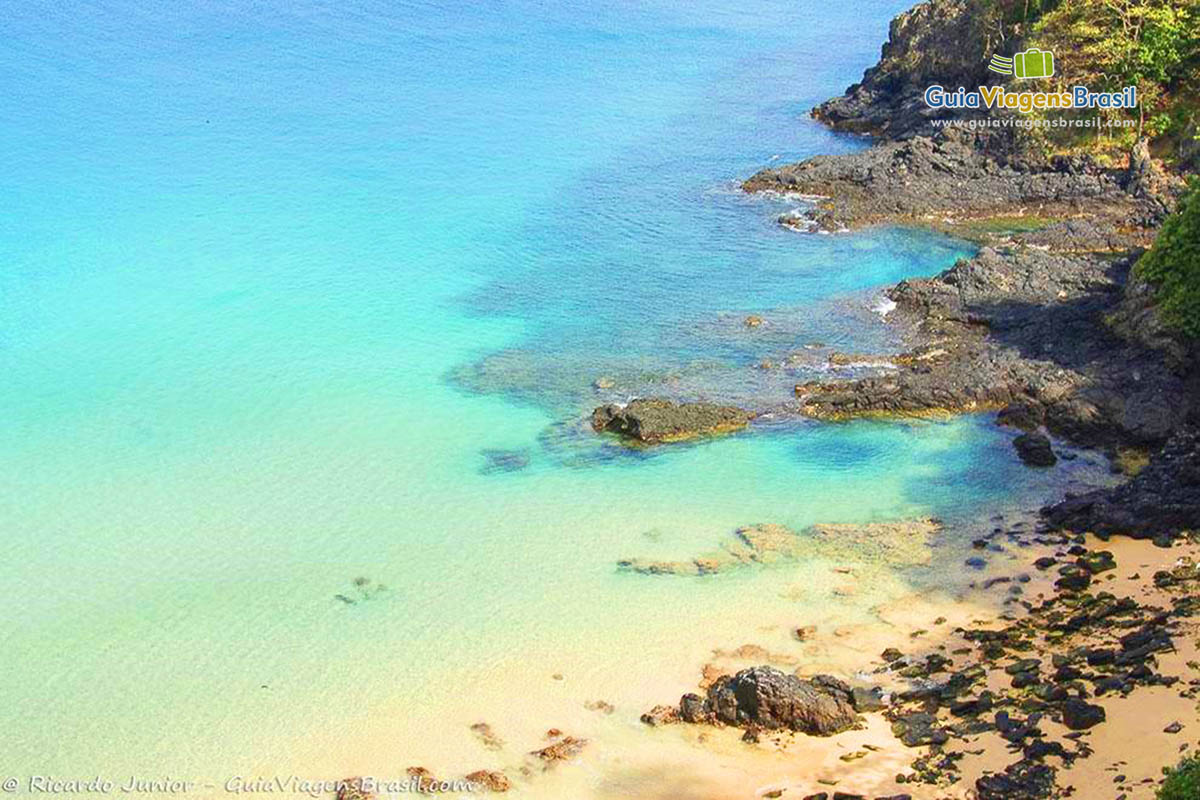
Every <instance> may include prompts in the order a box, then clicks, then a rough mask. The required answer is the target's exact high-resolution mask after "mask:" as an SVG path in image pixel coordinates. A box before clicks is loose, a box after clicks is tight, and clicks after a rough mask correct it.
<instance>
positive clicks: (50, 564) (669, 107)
mask: <svg viewBox="0 0 1200 800" xmlns="http://www.w3.org/2000/svg"><path fill="white" fill-rule="evenodd" d="M906 5H907V0H887V1H886V2H883V1H873V2H867V3H858V4H853V5H841V6H839V5H836V4H832V5H831V4H822V5H821V6H819V7H818V6H817V5H815V4H810V3H799V2H794V1H793V0H787V1H786V2H784V1H783V0H780V1H779V2H774V1H770V0H768V1H764V2H751V3H739V4H728V3H718V2H705V1H702V2H697V3H689V4H686V5H685V4H676V3H668V2H658V1H657V0H650V1H649V2H641V3H632V2H609V3H591V2H584V3H578V4H562V5H557V4H551V3H538V2H526V1H525V0H515V2H482V3H478V4H458V3H437V2H399V3H382V2H378V3H376V2H354V3H323V2H312V3H275V2H262V3H255V4H243V3H226V2H202V3H191V2H184V3H154V2H148V3H133V2H97V3H88V4H79V5H74V6H64V5H61V4H50V3H36V2H23V1H22V0H18V2H16V3H14V4H10V5H9V7H8V9H7V11H6V14H5V18H4V21H3V23H2V25H3V30H4V40H5V45H6V46H5V47H4V48H3V50H2V51H0V67H2V72H3V74H4V76H5V77H4V79H3V85H4V86H5V87H6V89H7V92H6V95H7V98H6V99H7V102H5V103H4V107H3V110H2V111H0V153H2V154H3V157H4V163H5V180H4V181H3V183H2V184H0V208H3V212H2V213H0V374H3V376H4V377H3V380H0V464H3V489H2V494H0V513H2V517H0V519H3V526H2V531H3V536H2V539H0V586H2V587H3V589H4V593H5V596H6V598H7V601H8V603H7V612H6V613H5V615H4V619H3V621H2V622H0V646H2V653H3V654H2V656H0V663H2V664H3V672H4V675H5V676H6V679H5V680H4V681H3V683H2V684H0V706H2V707H3V708H4V709H5V717H6V724H5V725H4V728H3V731H0V753H2V754H3V759H2V760H0V770H4V771H6V772H7V773H11V774H14V775H19V776H25V775H29V774H51V775H57V776H61V777H91V776H93V775H102V776H111V777H113V778H114V779H115V780H118V781H120V780H123V779H124V778H125V777H127V776H129V775H137V776H147V777H154V776H160V775H171V776H175V777H183V778H186V779H193V780H197V781H199V782H200V785H201V787H205V786H207V787H208V788H207V791H208V793H210V794H211V795H212V796H223V787H224V786H225V783H226V781H227V780H228V779H229V778H232V777H234V776H239V775H241V776H255V775H262V776H274V775H279V774H285V775H286V774H290V773H292V772H300V773H302V774H306V775H311V776H313V777H318V778H336V777H341V776H343V775H348V774H357V773H368V774H374V775H380V776H391V775H397V774H402V772H403V768H404V767H406V766H408V765H412V764H423V765H427V766H429V767H430V768H432V769H434V771H435V772H437V773H438V774H445V775H448V776H453V775H455V774H461V773H462V772H463V771H466V770H467V769H474V768H478V767H483V766H494V767H504V766H510V765H512V764H514V763H518V762H520V760H521V758H520V756H521V754H522V753H524V752H526V751H528V750H530V749H533V748H534V747H536V746H539V745H538V743H539V741H541V732H542V731H544V730H545V728H546V727H548V726H550V725H556V726H559V727H561V728H563V729H566V730H569V731H572V732H577V733H580V734H586V735H588V736H593V737H596V739H597V742H596V744H594V746H593V749H592V752H593V753H594V755H591V756H589V759H593V760H591V761H588V762H587V764H586V766H584V767H581V768H579V769H577V770H575V771H574V772H571V771H570V768H567V769H566V770H565V772H567V774H570V775H574V776H575V777H574V778H571V779H570V780H574V781H576V783H575V784H573V788H571V789H570V790H569V791H567V790H564V789H562V786H561V784H555V785H556V786H558V789H557V790H556V791H558V792H559V794H558V796H572V795H573V796H579V797H585V796H589V795H591V794H597V795H599V794H603V793H604V791H605V790H604V788H603V787H604V786H606V785H609V784H607V783H606V780H607V778H606V777H605V776H606V775H607V774H609V772H611V770H612V769H616V768H617V767H619V765H615V764H612V763H607V764H606V762H605V761H604V753H605V752H611V751H606V749H605V747H606V746H605V742H606V741H609V740H612V741H616V740H618V739H621V738H622V737H624V738H625V740H626V741H627V742H628V741H631V742H634V743H636V742H638V741H640V740H639V738H638V737H641V736H643V735H644V734H643V732H642V729H641V727H640V725H639V723H638V722H637V715H638V714H639V713H640V712H641V711H642V710H644V708H645V706H646V705H649V704H652V703H653V702H661V701H669V700H670V699H672V698H673V697H677V696H678V694H679V693H680V691H682V690H685V689H688V688H690V687H692V686H694V685H695V681H696V679H697V677H698V673H697V669H698V667H699V665H700V664H701V663H703V661H704V660H705V658H707V657H709V656H710V654H711V650H712V649H713V648H714V647H724V646H737V645H739V644H742V643H744V642H758V643H761V644H763V645H764V646H771V647H774V648H776V649H779V648H787V647H788V646H789V643H788V642H789V640H788V639H787V636H786V630H787V628H786V625H787V624H788V622H792V623H793V624H794V623H795V622H796V620H797V617H798V615H800V616H803V617H804V619H803V620H802V621H808V620H817V619H819V620H828V621H832V622H838V623H846V622H853V621H856V620H857V621H869V620H871V619H872V618H873V612H872V610H871V609H872V607H873V606H874V605H875V604H877V603H880V602H886V601H888V600H889V599H892V598H894V597H896V596H899V595H900V594H901V593H902V592H903V591H905V590H906V588H911V586H913V585H918V584H921V585H928V584H937V583H938V582H939V581H949V579H948V578H946V577H945V576H946V575H947V574H948V573H947V572H946V571H940V572H939V571H938V570H932V569H928V568H927V569H925V570H924V571H922V570H921V569H915V570H906V569H900V568H897V569H895V570H889V569H886V566H887V565H877V566H879V567H880V568H881V569H884V571H885V572H886V573H887V576H886V578H881V579H880V580H878V581H877V583H876V584H875V585H874V586H873V587H872V588H870V589H869V590H867V591H864V592H862V593H860V594H859V595H857V596H853V597H840V596H838V595H836V594H835V593H834V592H833V591H832V587H833V582H832V578H831V577H830V573H831V571H830V564H829V563H827V562H825V561H822V560H821V559H816V560H814V561H813V562H811V563H807V562H806V563H794V564H787V565H781V566H777V567H772V568H768V569H758V570H752V569H746V570H741V571H737V572H734V573H730V574H728V575H720V576H716V577H711V578H705V579H687V578H677V579H673V578H654V577H647V576H641V575H635V574H630V573H624V572H620V571H618V570H617V569H616V568H615V564H616V561H617V560H618V559H620V558H622V557H628V556H661V557H681V556H684V555H689V554H696V553H700V552H704V551H708V550H711V549H713V548H714V547H717V546H719V543H720V542H722V541H724V540H726V538H727V537H728V536H729V535H730V532H731V531H732V530H734V529H735V528H736V527H738V526H740V525H745V524H749V523H755V522H778V523H783V524H786V525H790V526H792V527H795V528H797V529H799V528H802V527H803V526H805V525H808V524H811V523H814V522H863V521H871V520H888V519H897V518H905V517H914V516H922V515H931V514H936V515H939V516H941V517H943V518H945V519H947V520H951V521H954V520H958V521H966V520H972V519H976V518H978V517H979V516H980V515H982V514H985V513H990V511H991V510H994V509H996V508H1000V507H1002V506H1008V505H1012V504H1021V503H1029V502H1037V501H1038V500H1040V499H1043V498H1044V497H1045V496H1047V493H1048V492H1049V491H1050V489H1049V488H1047V482H1046V481H1045V479H1044V477H1042V476H1039V475H1035V474H1034V473H1032V472H1031V471H1029V470H1026V469H1024V468H1022V467H1021V466H1020V465H1019V463H1018V462H1017V461H1016V459H1015V458H1014V456H1013V454H1012V452H1011V448H1010V447H1009V445H1008V437H1007V436H1006V435H1005V434H1004V433H1003V432H1000V431H997V430H996V429H995V428H994V427H993V426H992V425H991V423H990V421H989V420H987V419H985V418H978V419H973V418H968V419H959V420H955V421H949V422H922V423H912V424H887V423H859V424H850V425H817V424H812V423H790V424H782V423H781V424H777V425H773V426H767V427H766V428H765V429H764V430H763V431H761V432H760V433H756V434H751V435H742V436H734V437H730V438H727V439H723V440H718V441H712V442H708V443H703V444H699V445H692V446H683V447H677V448H671V449H666V450H661V451H640V452H639V451H629V450H625V449H623V448H620V447H618V446H615V445H613V444H612V443H606V442H603V441H600V440H597V439H596V438H594V437H592V436H591V435H590V434H589V433H587V432H586V430H585V429H584V428H583V426H582V424H581V421H582V420H583V418H584V417H585V415H586V414H587V412H588V411H590V409H591V407H592V406H593V405H595V404H596V403H598V402H603V401H609V400H620V399H622V398H623V397H624V396H628V395H629V394H634V393H640V392H645V391H651V390H656V391H657V390H661V391H663V392H667V393H673V394H677V395H679V396H707V397H717V398H732V399H737V398H739V397H744V396H745V395H747V394H749V393H758V392H764V391H767V392H772V391H776V392H780V393H781V396H786V389H787V384H788V382H789V381H795V380H796V379H797V376H798V375H799V374H800V373H801V372H802V370H800V371H796V372H779V371H777V372H775V373H771V372H769V371H762V370H755V369H754V368H753V365H754V364H756V363H757V362H758V361H760V360H762V359H779V358H782V357H783V356H784V355H785V354H786V353H787V352H789V351H794V350H797V349H802V348H803V345H805V344H815V343H818V342H819V343H822V344H824V345H827V346H832V347H838V348H840V349H844V350H847V351H855V350H858V351H863V350H869V349H870V348H871V347H875V346H879V345H880V344H881V343H883V342H885V341H886V340H887V339H888V337H889V335H890V334H889V333H888V330H887V328H886V326H885V325H884V324H883V323H882V322H881V321H880V319H879V316H878V315H876V314H874V313H873V312H872V311H871V306H872V304H873V303H874V302H875V298H876V295H877V292H878V288H879V287H881V286H883V285H885V284H888V283H889V282H894V281H896V280H898V279H900V278H902V277H906V276H911V275H919V274H932V273H935V272H937V271H938V270H940V269H943V268H945V267H946V266H948V265H949V264H951V263H952V262H953V261H954V259H955V258H957V257H959V256H960V255H963V254H965V253H967V252H968V249H967V248H966V247H965V246H963V245H960V244H958V243H955V242H953V241H948V240H945V239H943V238H939V237H937V236H934V235H932V234H928V233H919V232H912V231H898V230H877V231H869V232H863V233H858V234H853V235H845V236H802V235H798V234H796V233H793V232H789V231H786V230H784V229H781V228H780V227H778V226H777V225H776V224H775V222H774V220H775V217H776V216H777V214H778V213H779V212H780V211H781V210H784V209H786V208H789V207H791V206H792V205H794V204H795V201H790V200H787V199H785V198H748V197H745V196H743V195H741V194H740V193H739V192H738V191H737V190H736V186H737V181H738V179H739V178H743V177H745V176H747V175H749V174H750V173H751V172H753V171H754V170H755V169H757V168H759V167H760V166H762V165H764V164H768V163H772V162H775V161H781V160H784V159H796V158H800V157H804V156H807V155H811V154H816V153H821V152H844V151H847V150H851V149H854V148H857V147H862V146H864V144H865V143H864V142H862V141H860V140H857V139H854V138H847V137H841V136H836V135H834V134H831V133H830V132H828V131H826V130H824V129H822V128H821V127H819V126H817V125H815V124H814V123H812V122H811V121H810V120H808V119H807V117H806V116H805V112H806V110H807V109H808V108H809V107H810V106H811V105H813V104H814V103H815V102H817V101H819V100H821V99H823V98H825V97H827V96H829V95H831V94H834V93H836V92H838V91H841V89H842V88H844V86H845V85H846V84H848V83H849V82H851V81H853V80H856V79H857V78H858V76H859V75H860V73H861V71H862V69H863V68H864V67H865V66H867V65H868V64H869V63H871V62H872V61H873V60H874V58H875V57H876V54H877V51H878V43H879V42H880V41H881V40H882V39H883V38H884V37H885V35H886V25H887V21H888V19H889V18H890V17H891V16H892V15H893V14H894V13H896V12H897V11H899V10H900V9H901V8H903V7H904V6H906ZM732 6H736V7H732ZM751 313H754V314H760V315H762V316H764V317H766V318H767V319H768V322H769V324H768V325H767V326H764V328H763V329H756V330H755V331H752V332H751V331H747V330H745V329H744V327H743V326H742V325H741V320H742V319H743V318H744V316H745V315H747V314H751ZM764 375H777V376H779V377H777V378H772V377H763V376H764ZM600 376H611V377H613V378H614V380H615V386H614V387H613V388H612V389H608V390H599V391H598V390H596V389H594V388H593V382H594V381H596V379H597V378H599V377H600ZM488 450H502V451H514V452H515V453H516V457H515V459H514V461H513V462H512V463H513V464H514V465H515V466H520V465H521V464H522V463H524V464H525V466H524V467H523V468H520V469H515V470H495V469H488V468H487V467H488V463H489V462H488V460H487V458H486V457H485V453H484V451H488ZM1090 469H1091V465H1090V462H1088V460H1087V458H1082V459H1080V460H1079V461H1077V462H1075V466H1074V467H1073V468H1072V469H1070V470H1064V472H1063V474H1062V475H1061V476H1060V478H1059V479H1058V480H1059V482H1060V483H1061V482H1063V481H1068V482H1069V481H1073V480H1083V479H1085V478H1087V477H1088V475H1089V474H1090V472H1089V470H1090ZM956 531H957V532H956ZM966 536H968V534H967V533H966V529H965V528H963V529H958V528H952V529H951V531H950V532H949V533H947V534H946V536H945V537H943V539H942V540H939V541H938V542H937V543H936V544H937V550H938V552H939V553H942V554H943V555H939V556H937V557H938V558H944V559H945V561H946V563H950V562H951V561H955V562H957V561H958V560H961V552H960V551H961V546H960V545H961V542H962V541H963V540H964V537H966ZM358 578H365V579H366V580H367V581H368V583H367V585H366V587H365V588H364V587H362V586H358V585H356V584H355V581H356V579H358ZM337 595H342V596H344V597H345V598H347V599H350V600H354V601H356V602H354V603H353V604H350V603H347V602H345V601H344V600H342V599H338V597H337ZM367 595H369V597H367ZM556 675H557V676H560V677H559V678H556V677H555V676H556ZM602 698H603V699H606V700H609V701H611V702H613V703H614V704H615V705H616V706H617V710H616V712H615V713H614V714H612V715H611V716H607V717H603V719H600V718H599V716H598V715H597V714H595V712H592V711H587V710H586V709H584V708H583V704H584V703H585V702H587V701H589V700H595V699H602ZM600 716H602V715H600ZM480 720H484V721H487V722H489V724H491V725H492V727H493V728H494V729H495V730H496V732H497V733H498V734H499V735H501V736H502V737H503V738H504V739H505V740H506V742H507V743H508V744H506V749H504V750H502V751H499V752H498V751H493V750H486V749H483V748H481V747H480V746H479V742H478V741H477V740H476V739H475V738H474V737H473V736H472V735H471V733H470V731H469V729H468V726H469V725H470V724H471V723H473V722H477V721H480ZM456 771H457V772H456ZM561 772H563V771H560V773H561ZM553 780H554V781H563V780H568V779H567V778H563V777H562V776H561V774H560V775H558V776H556V777H554V778H553ZM537 786H538V780H537V779H536V778H535V779H534V780H532V781H530V782H529V785H528V786H526V785H524V784H522V787H521V788H522V789H523V790H525V791H528V792H530V793H537V791H538V789H537ZM563 792H566V794H564V793H563ZM202 793H203V791H202Z"/></svg>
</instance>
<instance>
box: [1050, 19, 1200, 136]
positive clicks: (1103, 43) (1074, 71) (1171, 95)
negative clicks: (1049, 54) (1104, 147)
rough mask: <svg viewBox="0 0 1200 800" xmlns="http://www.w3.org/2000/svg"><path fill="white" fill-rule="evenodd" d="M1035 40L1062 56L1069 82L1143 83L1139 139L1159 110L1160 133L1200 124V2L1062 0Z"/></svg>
mask: <svg viewBox="0 0 1200 800" xmlns="http://www.w3.org/2000/svg"><path fill="white" fill-rule="evenodd" d="M1034 40H1035V42H1036V43H1037V45H1038V46H1041V47H1045V48H1047V49H1050V50H1056V51H1057V52H1058V53H1060V54H1061V56H1060V58H1059V59H1058V60H1057V61H1056V63H1055V67H1056V70H1057V72H1058V78H1059V82H1060V84H1061V85H1064V86H1074V85H1081V86H1088V87H1089V88H1092V89H1095V90H1098V91H1118V90H1120V89H1122V88H1124V87H1126V86H1136V87H1137V88H1138V97H1139V103H1138V112H1137V113H1138V131H1137V137H1138V138H1140V137H1141V136H1142V133H1143V128H1144V127H1145V124H1146V121H1147V117H1146V114H1147V113H1148V112H1154V113H1155V116H1154V119H1153V122H1154V125H1153V129H1152V130H1151V133H1153V134H1155V135H1158V134H1162V133H1167V132H1168V131H1169V129H1170V128H1171V127H1172V126H1183V127H1185V128H1186V127H1189V126H1191V127H1194V123H1195V114H1196V110H1195V106H1194V103H1193V102H1192V101H1191V99H1190V98H1191V97H1192V96H1194V95H1193V93H1194V92H1195V91H1196V89H1197V85H1196V68H1197V66H1200V0H1183V1H1182V2H1181V1H1180V0H1062V2H1060V3H1058V4H1057V5H1056V6H1055V7H1054V8H1053V9H1052V10H1049V11H1048V12H1047V13H1046V14H1045V15H1044V16H1042V18H1041V19H1040V20H1039V21H1038V22H1037V24H1036V26H1035V28H1034ZM1172 100H1175V101H1176V102H1172ZM1179 112H1184V114H1183V115H1182V117H1186V119H1184V118H1182V117H1180V114H1179ZM1097 135H1099V130H1097Z"/></svg>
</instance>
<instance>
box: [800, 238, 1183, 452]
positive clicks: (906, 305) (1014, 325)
mask: <svg viewBox="0 0 1200 800" xmlns="http://www.w3.org/2000/svg"><path fill="white" fill-rule="evenodd" d="M1128 271H1129V262H1128V260H1124V261H1122V260H1115V261H1114V260H1113V259H1109V258H1101V257H1098V256H1066V255H1057V254H1053V253H1046V252H1042V251H1037V250H1030V249H1024V248H1021V249H1012V250H996V249H991V248H985V249H983V250H982V251H981V252H980V253H979V255H978V256H976V257H975V258H973V259H970V260H964V261H959V262H958V263H957V264H955V265H954V266H953V267H951V268H950V269H948V270H946V271H945V272H943V273H942V274H940V275H938V276H936V277H934V278H930V279H914V280H908V281H903V282H901V283H900V284H898V285H897V286H895V287H894V288H893V289H891V290H890V291H889V292H888V296H889V297H890V298H891V299H892V300H893V301H895V302H896V309H895V310H894V311H893V312H892V314H891V316H890V319H891V321H892V322H893V324H896V325H900V326H905V325H907V326H911V327H910V330H911V333H910V338H911V340H912V341H913V342H914V343H915V346H913V347H912V348H911V349H910V350H909V351H907V352H906V353H903V354H902V355H900V356H897V357H895V358H893V359H892V360H893V363H894V364H895V365H896V369H893V370H890V371H888V372H885V373H882V374H880V375H878V376H874V377H866V378H860V379H858V380H851V381H831V380H820V381H815V382H811V383H807V384H801V385H798V386H797V387H796V395H797V397H799V399H800V402H801V411H802V413H805V414H808V415H810V416H815V417H821V418H833V419H837V418H845V417H853V416H861V415H868V414H917V415H920V414H926V413H934V412H942V411H977V410H988V409H1002V410H1003V411H1002V414H1001V419H1002V420H1014V421H1016V422H1018V423H1019V424H1020V426H1021V427H1030V426H1033V425H1035V424H1037V425H1042V424H1044V425H1045V427H1046V428H1047V429H1049V430H1050V431H1051V432H1052V433H1054V434H1056V435H1059V436H1063V437H1064V438H1067V439H1070V440H1073V441H1075V442H1077V443H1082V444H1089V445H1101V446H1106V447H1116V446H1120V445H1137V446H1145V447H1157V446H1159V445H1161V444H1162V443H1163V442H1164V441H1166V439H1167V438H1168V437H1169V436H1170V434H1171V432H1172V431H1173V430H1175V429H1176V428H1178V427H1179V426H1180V424H1182V422H1183V421H1184V419H1185V417H1186V416H1187V413H1188V409H1189V405H1190V404H1191V403H1194V402H1195V397H1194V396H1193V392H1192V390H1191V387H1190V383H1189V382H1190V381H1192V380H1194V379H1192V378H1189V377H1188V372H1187V371H1186V370H1184V369H1182V368H1179V367H1176V366H1172V365H1171V364H1169V363H1168V362H1166V361H1165V360H1164V359H1163V358H1162V356H1161V353H1159V352H1158V351H1156V350H1152V349H1148V348H1146V347H1145V346H1143V345H1142V344H1140V343H1138V342H1129V341H1126V340H1124V339H1122V338H1120V337H1119V336H1117V335H1115V334H1114V333H1113V332H1112V331H1111V330H1110V329H1108V328H1107V327H1106V326H1105V324H1104V320H1105V317H1106V314H1107V313H1109V312H1110V311H1111V310H1112V309H1113V308H1115V307H1116V306H1117V305H1118V304H1119V303H1120V302H1121V297H1122V294H1121V291H1122V286H1123V284H1124V282H1125V279H1126V277H1127V275H1128Z"/></svg>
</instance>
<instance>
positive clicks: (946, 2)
mask: <svg viewBox="0 0 1200 800" xmlns="http://www.w3.org/2000/svg"><path fill="white" fill-rule="evenodd" d="M989 21H990V14H989V9H988V8H987V7H986V6H985V4H984V3H981V2H977V1H976V0H933V2H929V3H920V4H918V5H916V6H915V7H914V8H912V9H911V10H909V11H905V12H904V13H902V14H900V15H899V16H897V17H896V18H895V19H893V20H892V24H891V27H890V30H889V31H888V41H887V43H886V44H884V45H883V52H882V54H881V55H880V59H879V63H878V64H876V65H875V66H873V67H871V68H870V69H868V70H867V71H866V73H865V74H864V75H863V79H862V81H861V82H860V83H856V84H854V85H853V86H851V87H850V88H848V89H847V90H846V93H845V95H843V96H842V97H835V98H833V99H832V100H827V101H825V102H824V103H822V104H821V105H819V106H817V107H816V108H815V109H813V116H814V117H816V118H817V119H820V120H822V121H824V122H826V123H827V124H829V125H830V126H832V127H834V128H837V129H839V130H846V131H856V132H862V133H873V134H877V135H884V136H891V137H896V136H903V135H907V134H910V133H912V132H914V131H918V130H922V129H924V128H926V127H927V125H928V120H929V118H930V117H931V116H933V114H934V112H932V111H931V110H930V109H929V108H928V107H927V106H926V105H925V103H924V102H923V100H922V96H923V94H924V92H925V89H926V87H928V86H929V85H931V84H935V83H938V84H942V85H943V86H946V87H949V88H951V89H953V88H957V87H959V86H968V87H970V86H979V85H986V84H988V83H992V82H994V81H993V79H996V80H998V78H999V76H997V75H996V74H995V73H990V72H988V70H987V59H988V58H989V57H990V55H991V53H990V52H987V49H988V44H989V42H988V37H989V32H988V24H989Z"/></svg>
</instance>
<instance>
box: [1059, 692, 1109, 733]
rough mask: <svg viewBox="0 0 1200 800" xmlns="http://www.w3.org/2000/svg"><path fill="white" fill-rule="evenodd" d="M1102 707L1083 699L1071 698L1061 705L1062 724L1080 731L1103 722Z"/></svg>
mask: <svg viewBox="0 0 1200 800" xmlns="http://www.w3.org/2000/svg"><path fill="white" fill-rule="evenodd" d="M1104 719H1105V714H1104V708H1103V707H1101V706H1098V705H1094V704H1092V703H1087V702H1084V701H1083V700H1078V699H1071V700H1068V701H1067V702H1065V703H1063V705H1062V720H1063V725H1066V726H1067V727H1068V728H1070V729H1071V730H1073V731H1082V730H1086V729H1087V728H1092V727H1095V726H1096V725H1099V724H1100V723H1101V722H1104Z"/></svg>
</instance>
